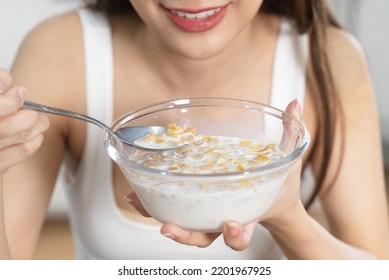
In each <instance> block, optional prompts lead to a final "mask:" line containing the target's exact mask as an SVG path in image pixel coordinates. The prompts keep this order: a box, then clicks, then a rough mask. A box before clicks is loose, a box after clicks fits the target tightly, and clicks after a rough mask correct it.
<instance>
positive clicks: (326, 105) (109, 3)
mask: <svg viewBox="0 0 389 280" xmlns="http://www.w3.org/2000/svg"><path fill="white" fill-rule="evenodd" d="M85 1H86V3H87V5H88V6H89V7H90V8H92V9H97V10H100V11H104V12H107V13H111V14H115V13H134V14H135V11H134V9H133V7H132V5H131V4H130V2H129V1H128V0H85ZM260 12H263V13H272V14H277V15H280V16H284V17H288V18H291V19H293V20H294V22H295V24H296V28H297V30H298V32H299V33H300V34H303V33H308V34H309V38H310V65H309V71H311V73H312V81H308V82H311V84H310V86H312V88H314V89H315V90H313V91H312V95H313V98H314V100H315V101H316V102H315V106H316V108H315V109H316V110H317V112H318V128H319V129H318V135H317V139H316V143H317V142H321V143H323V145H322V148H321V150H320V151H318V150H315V149H313V153H319V154H318V156H320V158H321V159H322V161H321V164H320V167H319V170H318V172H317V174H315V177H316V188H315V191H314V193H313V194H312V196H311V198H310V199H309V201H308V203H307V204H306V207H309V206H310V205H311V204H312V202H313V200H314V198H315V197H316V196H317V194H318V193H319V191H320V189H321V187H322V185H323V183H324V180H325V179H326V175H327V171H328V166H329V162H330V160H331V155H332V147H333V144H334V138H335V128H336V125H337V121H336V120H338V121H339V123H340V124H341V127H342V129H341V132H342V133H344V125H343V117H342V115H343V113H342V108H341V104H340V100H339V96H338V95H337V92H336V88H335V85H334V81H333V77H332V75H331V71H330V66H329V62H328V57H327V53H326V47H325V46H326V30H327V27H328V26H333V27H337V28H340V25H339V24H338V23H337V21H336V20H335V18H334V16H333V15H332V14H331V13H330V11H329V9H328V7H327V3H326V1H325V0H287V1H285V0H264V1H263V4H262V7H261V9H260ZM316 143H312V144H314V145H316ZM342 145H343V144H342ZM342 150H343V149H342ZM310 156H312V155H310ZM335 179H336V178H332V182H334V180H335Z"/></svg>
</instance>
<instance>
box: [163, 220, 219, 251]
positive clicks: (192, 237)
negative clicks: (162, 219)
mask: <svg viewBox="0 0 389 280" xmlns="http://www.w3.org/2000/svg"><path fill="white" fill-rule="evenodd" d="M161 233H162V234H163V235H164V236H166V237H168V238H170V239H173V240H174V241H176V242H178V243H181V244H185V245H189V246H197V247H201V248H205V247H208V246H209V245H211V244H212V242H213V241H214V240H215V239H216V238H217V237H219V236H220V234H221V233H220V232H215V233H205V232H196V231H190V230H185V229H182V228H179V227H177V226H175V225H172V224H165V225H163V226H162V227H161Z"/></svg>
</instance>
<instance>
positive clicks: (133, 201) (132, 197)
mask: <svg viewBox="0 0 389 280" xmlns="http://www.w3.org/2000/svg"><path fill="white" fill-rule="evenodd" d="M125 199H126V200H127V202H128V203H129V204H130V205H131V206H132V207H134V208H135V209H136V211H138V212H139V213H140V214H141V215H143V216H145V217H151V216H150V214H149V213H147V211H146V209H145V208H144V207H143V205H142V203H141V202H140V201H139V199H138V197H137V196H136V194H135V192H130V193H129V194H127V195H126V197H125Z"/></svg>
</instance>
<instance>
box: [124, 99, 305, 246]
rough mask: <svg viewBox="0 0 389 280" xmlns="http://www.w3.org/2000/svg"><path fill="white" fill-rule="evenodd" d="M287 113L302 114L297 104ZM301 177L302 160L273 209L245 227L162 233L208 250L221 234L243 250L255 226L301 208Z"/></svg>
mask: <svg viewBox="0 0 389 280" xmlns="http://www.w3.org/2000/svg"><path fill="white" fill-rule="evenodd" d="M286 111H287V112H289V113H292V114H293V115H294V116H295V117H296V118H297V119H299V120H301V118H302V113H301V109H300V105H299V104H298V102H297V101H292V102H291V103H290V104H289V105H288V107H287V108H286ZM287 134H288V128H287V127H285V132H284V136H285V139H287V138H288V135H287ZM288 143H290V139H289V140H285V141H283V143H281V145H288ZM300 175H301V159H300V160H299V161H297V162H296V163H295V164H294V166H293V167H292V170H291V171H290V174H289V175H288V178H287V180H286V182H285V184H284V186H283V188H282V189H281V191H280V193H279V194H278V196H277V197H276V199H275V201H274V203H273V205H272V207H271V208H270V209H269V210H268V211H267V212H266V213H265V214H264V215H263V216H262V217H260V219H259V220H257V221H254V222H252V223H250V224H248V225H242V224H239V223H237V222H235V221H229V222H226V223H225V224H224V225H223V231H222V232H220V233H204V232H195V231H188V230H184V229H182V228H179V227H177V226H175V225H172V224H165V225H163V226H162V228H161V233H162V234H163V235H165V236H166V237H168V238H171V239H173V240H175V241H176V242H179V243H182V244H186V245H191V246H198V247H207V246H209V245H210V244H212V242H213V241H214V240H215V239H216V238H217V237H218V236H220V234H222V235H223V238H224V242H225V244H226V245H227V246H229V247H231V248H232V249H234V250H237V251H241V250H244V249H245V248H246V247H247V246H248V245H249V243H250V240H251V237H252V234H253V232H254V228H255V225H256V224H257V223H258V222H259V223H261V222H263V223H268V224H269V223H270V224H271V223H278V222H281V221H282V220H283V219H287V218H289V217H288V216H289V215H290V213H293V210H294V208H296V207H299V206H301V201H300V196H299V191H300ZM126 198H127V200H128V202H129V203H130V204H131V205H132V206H133V207H134V208H135V209H136V210H137V211H138V212H139V213H141V214H142V215H143V216H145V217H150V215H149V214H148V213H147V211H146V210H145V209H144V208H143V206H142V204H141V203H140V201H139V200H138V198H137V196H136V194H135V193H134V192H131V193H129V194H128V195H127V197H126Z"/></svg>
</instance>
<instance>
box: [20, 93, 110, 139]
mask: <svg viewBox="0 0 389 280" xmlns="http://www.w3.org/2000/svg"><path fill="white" fill-rule="evenodd" d="M22 108H23V109H29V110H35V111H40V112H43V113H48V114H53V115H59V116H64V117H69V118H73V119H77V120H82V121H86V122H90V123H93V124H95V125H97V126H99V127H100V128H102V129H104V130H105V131H106V132H108V133H109V134H113V132H112V130H111V129H110V128H109V127H108V126H106V125H105V124H104V123H102V122H100V121H98V120H96V119H94V118H92V117H89V116H87V115H83V114H79V113H76V112H72V111H68V110H64V109H60V108H55V107H49V106H46V105H42V104H38V103H34V102H31V101H28V100H26V101H24V104H23V106H22Z"/></svg>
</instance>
